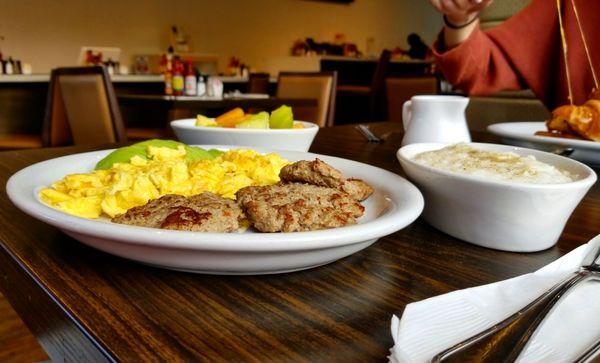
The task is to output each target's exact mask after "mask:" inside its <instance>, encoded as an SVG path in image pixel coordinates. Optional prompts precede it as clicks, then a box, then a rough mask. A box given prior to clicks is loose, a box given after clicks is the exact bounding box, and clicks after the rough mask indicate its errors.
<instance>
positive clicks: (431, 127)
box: [402, 96, 471, 145]
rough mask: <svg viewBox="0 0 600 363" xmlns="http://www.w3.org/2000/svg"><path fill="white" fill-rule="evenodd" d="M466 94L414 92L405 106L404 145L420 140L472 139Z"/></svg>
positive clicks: (403, 114)
mask: <svg viewBox="0 0 600 363" xmlns="http://www.w3.org/2000/svg"><path fill="white" fill-rule="evenodd" d="M468 104H469V99H468V98H467V97H462V96H414V97H412V98H411V99H410V101H406V102H405V103H404V106H403V108H402V123H403V124H404V138H403V139H402V145H408V144H414V143H417V142H447V143H457V142H470V141H471V135H470V134H469V129H468V127H467V120H466V118H465V109H466V108H467V105H468Z"/></svg>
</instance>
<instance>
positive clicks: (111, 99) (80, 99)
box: [43, 67, 127, 146]
mask: <svg viewBox="0 0 600 363" xmlns="http://www.w3.org/2000/svg"><path fill="white" fill-rule="evenodd" d="M43 140H44V146H63V145H72V144H76V145H82V144H103V143H113V142H124V141H127V137H126V135H125V127H124V125H123V120H122V118H121V112H120V110H119V104H118V102H117V98H116V96H115V91H114V89H113V86H112V83H111V80H110V77H109V75H108V72H107V71H106V69H105V68H104V67H74V68H57V69H54V70H53V71H52V74H51V76H50V86H49V89H48V99H47V104H46V115H45V118H44V131H43Z"/></svg>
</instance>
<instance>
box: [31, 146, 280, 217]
mask: <svg viewBox="0 0 600 363" xmlns="http://www.w3.org/2000/svg"><path fill="white" fill-rule="evenodd" d="M147 153H148V160H145V159H143V158H141V157H139V156H134V157H132V158H131V160H130V162H129V163H116V164H114V165H113V166H112V167H111V168H109V169H106V170H95V171H92V172H90V173H84V174H71V175H67V176H66V177H64V178H63V179H62V180H60V181H57V182H55V183H54V184H52V186H51V187H50V188H45V189H42V190H41V191H40V193H39V197H40V199H41V200H42V201H43V202H44V203H46V204H48V205H50V206H52V207H54V208H56V209H59V210H61V211H63V212H66V213H69V214H72V215H76V216H79V217H84V218H99V217H110V218H112V217H114V216H116V215H119V214H122V213H125V212H126V211H127V210H128V209H130V208H133V207H136V206H140V205H144V204H146V203H147V202H148V201H149V200H151V199H156V198H159V197H161V196H163V195H165V194H179V195H184V196H191V195H195V194H199V193H202V192H206V191H208V192H213V193H215V194H217V195H220V196H222V197H225V198H231V199H234V198H235V193H236V192H237V191H238V190H239V189H241V188H243V187H247V186H251V185H270V184H275V183H277V182H278V181H279V171H280V169H281V168H282V167H283V166H285V165H287V164H288V163H289V162H288V161H287V160H285V159H283V158H281V157H280V156H279V155H277V154H268V155H261V154H259V153H257V152H256V151H253V150H244V149H240V150H230V151H227V152H226V153H224V154H222V155H221V156H219V157H217V158H215V159H212V160H197V161H186V160H185V156H186V151H185V149H184V147H183V146H179V147H178V148H177V149H170V148H166V147H153V146H149V147H148V151H147Z"/></svg>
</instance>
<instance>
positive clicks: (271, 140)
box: [171, 118, 319, 151]
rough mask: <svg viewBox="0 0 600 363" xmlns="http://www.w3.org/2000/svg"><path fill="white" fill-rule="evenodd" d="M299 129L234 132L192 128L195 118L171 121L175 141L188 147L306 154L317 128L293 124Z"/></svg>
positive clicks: (224, 129) (234, 129)
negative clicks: (251, 149) (235, 148)
mask: <svg viewBox="0 0 600 363" xmlns="http://www.w3.org/2000/svg"><path fill="white" fill-rule="evenodd" d="M294 122H295V123H301V124H303V125H304V128H302V129H236V128H224V127H204V126H196V125H195V124H196V119H193V118H188V119H181V120H175V121H171V127H172V128H173V131H174V132H175V135H176V136H177V138H178V139H179V141H181V142H183V143H185V144H188V145H197V144H202V145H233V146H248V147H262V148H269V149H277V150H292V151H308V149H309V148H310V145H311V144H312V142H313V140H314V138H315V136H316V135H317V132H319V126H318V125H316V124H313V123H311V122H306V121H294Z"/></svg>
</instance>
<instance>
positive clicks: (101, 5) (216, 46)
mask: <svg viewBox="0 0 600 363" xmlns="http://www.w3.org/2000/svg"><path fill="white" fill-rule="evenodd" d="M173 24H177V25H180V26H183V27H184V29H185V30H186V31H187V32H188V33H189V34H190V35H191V44H192V46H193V51H194V52H196V53H210V54H217V55H219V57H220V64H219V66H220V68H221V69H223V67H224V64H225V63H226V61H227V59H228V58H229V57H230V56H232V55H235V56H237V57H240V58H241V59H242V61H243V62H245V63H247V64H249V65H251V66H252V67H253V68H256V69H260V68H261V67H262V68H264V67H265V64H266V63H267V62H266V60H267V59H268V58H270V57H281V56H285V55H287V54H289V49H290V47H291V45H292V43H293V41H294V40H295V39H299V38H305V37H308V36H311V37H314V38H315V39H316V40H318V41H325V40H332V39H333V35H334V34H335V33H344V34H346V39H347V40H348V41H352V42H355V43H357V44H358V46H359V48H361V49H363V50H364V48H365V43H366V39H367V38H368V37H374V38H375V39H376V45H377V47H378V48H383V47H388V48H392V47H394V46H396V45H401V46H403V47H406V43H405V42H406V36H407V35H408V34H409V33H411V32H417V33H419V34H421V35H422V36H423V38H424V39H425V40H426V41H428V42H431V41H432V40H433V38H434V37H435V34H436V33H437V32H438V30H439V29H440V28H441V17H440V16H438V15H437V14H436V13H435V12H434V11H433V9H432V8H431V7H430V6H429V4H428V1H427V0H355V1H354V3H352V4H351V5H340V4H335V3H324V2H316V1H310V0H213V1H210V0H170V1H169V0H144V1H142V0H139V1H136V0H93V1H92V0H18V1H12V0H4V1H2V5H1V6H0V35H1V36H4V38H5V40H4V41H2V42H0V49H1V50H2V52H3V53H4V54H5V55H12V56H13V57H17V58H19V59H21V60H23V61H24V62H27V63H30V64H31V65H32V66H33V70H34V72H35V73H46V72H48V71H49V70H50V69H52V68H53V67H56V66H65V65H75V64H76V62H77V57H78V55H79V49H80V47H81V46H84V45H88V46H109V47H120V48H122V51H123V53H122V56H121V60H122V63H124V64H129V63H130V62H131V58H132V55H133V54H140V53H160V52H164V51H165V49H166V47H167V46H168V43H169V33H168V31H169V27H170V25H173Z"/></svg>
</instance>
